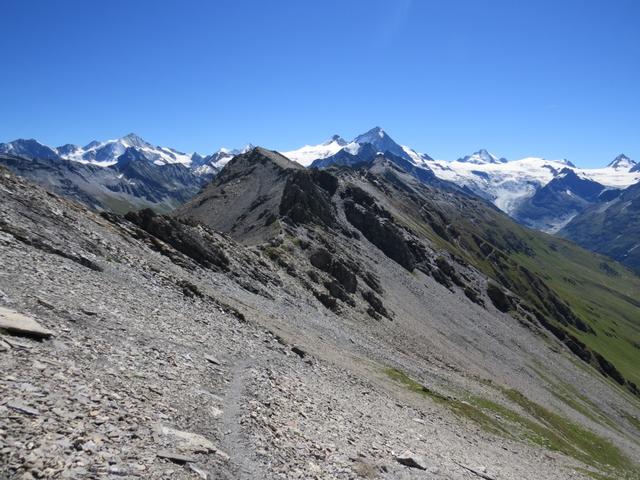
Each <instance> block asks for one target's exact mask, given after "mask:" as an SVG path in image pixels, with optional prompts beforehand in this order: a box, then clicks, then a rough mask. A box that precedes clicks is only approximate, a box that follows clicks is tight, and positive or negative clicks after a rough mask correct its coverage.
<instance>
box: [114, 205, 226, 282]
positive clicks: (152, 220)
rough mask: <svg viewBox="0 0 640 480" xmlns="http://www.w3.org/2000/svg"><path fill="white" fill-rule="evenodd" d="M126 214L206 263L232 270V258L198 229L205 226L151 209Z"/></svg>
mask: <svg viewBox="0 0 640 480" xmlns="http://www.w3.org/2000/svg"><path fill="white" fill-rule="evenodd" d="M125 218H126V219H127V220H129V221H130V222H131V223H134V224H135V225H137V226H138V227H140V228H141V229H142V230H144V231H145V232H147V233H149V234H151V235H153V236H154V237H156V238H158V239H160V240H162V241H163V242H165V243H167V244H169V245H171V246H172V247H173V248H175V249H176V250H178V251H179V252H181V253H183V254H184V255H186V256H187V257H189V258H191V259H193V260H194V261H195V262H197V263H198V264H200V265H202V266H203V267H205V268H211V269H214V270H220V271H227V270H228V266H229V259H228V258H227V256H226V255H225V253H224V252H223V251H222V250H221V249H220V248H218V247H217V246H216V245H215V244H213V243H211V242H209V241H207V240H208V239H207V238H205V237H204V236H203V235H202V234H201V233H200V232H199V231H198V229H199V228H201V227H195V226H192V225H188V224H186V223H184V222H181V221H180V220H178V219H176V218H173V217H167V216H162V215H156V214H155V213H154V212H153V211H152V210H150V209H145V210H141V211H139V212H129V213H127V214H126V215H125ZM156 247H157V244H156ZM160 251H161V253H163V251H162V250H160Z"/></svg>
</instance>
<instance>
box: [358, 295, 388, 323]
mask: <svg viewBox="0 0 640 480" xmlns="http://www.w3.org/2000/svg"><path fill="white" fill-rule="evenodd" d="M362 298H364V299H365V300H366V301H367V303H368V304H369V305H370V306H371V308H372V309H373V311H374V312H376V313H378V314H380V315H382V316H384V317H389V312H387V309H386V308H385V307H384V304H383V303H382V300H381V299H380V297H378V296H377V295H376V294H375V293H373V291H371V290H366V291H364V292H362Z"/></svg>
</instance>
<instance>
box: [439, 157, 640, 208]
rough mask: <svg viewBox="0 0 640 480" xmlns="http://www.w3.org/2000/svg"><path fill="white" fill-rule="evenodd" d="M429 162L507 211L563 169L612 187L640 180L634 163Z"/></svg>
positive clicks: (534, 160) (444, 175) (444, 176)
mask: <svg viewBox="0 0 640 480" xmlns="http://www.w3.org/2000/svg"><path fill="white" fill-rule="evenodd" d="M427 165H428V166H429V168H431V169H432V170H433V172H434V173H435V174H436V176H437V177H438V178H441V179H443V180H449V181H451V182H454V183H456V184H458V185H462V186H466V187H469V188H470V189H471V190H473V191H474V192H476V193H477V194H479V195H482V196H483V197H485V198H487V199H488V200H491V201H492V202H493V203H494V204H495V205H496V207H498V208H499V209H500V210H503V211H504V212H506V213H511V212H513V210H514V209H515V208H516V207H517V206H518V205H519V204H520V203H521V202H522V201H523V200H525V199H527V198H528V197H530V196H532V195H533V194H534V193H535V192H536V190H537V189H538V188H540V187H543V186H545V185H546V184H547V183H549V182H550V181H551V180H552V179H553V178H554V177H556V176H557V175H558V174H560V172H561V171H562V169H564V168H568V169H571V170H573V171H574V172H575V173H576V174H577V175H578V176H579V177H581V178H585V179H588V180H593V181H595V182H598V183H600V184H602V185H604V186H605V187H610V188H626V187H628V186H630V185H633V184H634V183H637V182H639V181H640V172H630V171H629V170H630V169H631V168H632V167H633V164H630V165H628V166H626V167H625V166H622V165H620V166H618V167H614V166H608V167H605V168H597V169H587V168H577V167H573V166H570V165H568V164H567V162H566V161H564V160H546V159H544V158H537V157H527V158H523V159H520V160H512V161H507V162H504V163H481V164H479V163H475V162H474V163H470V162H462V161H458V160H456V161H453V162H451V161H446V160H434V161H431V162H427Z"/></svg>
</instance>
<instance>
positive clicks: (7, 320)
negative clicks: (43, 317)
mask: <svg viewBox="0 0 640 480" xmlns="http://www.w3.org/2000/svg"><path fill="white" fill-rule="evenodd" d="M0 330H4V331H6V332H9V333H11V334H15V335H22V336H26V337H34V338H49V337H51V336H52V335H53V332H52V331H51V330H48V329H46V328H44V327H43V326H42V325H40V324H39V323H38V322H37V321H36V320H35V319H33V318H32V317H28V316H26V315H23V314H21V313H18V312H16V311H14V310H10V309H8V308H4V307H0Z"/></svg>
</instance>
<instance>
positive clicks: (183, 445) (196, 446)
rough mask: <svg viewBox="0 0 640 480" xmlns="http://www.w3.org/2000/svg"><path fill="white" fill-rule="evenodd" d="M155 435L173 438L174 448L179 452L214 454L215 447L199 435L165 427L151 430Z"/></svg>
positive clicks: (156, 427) (161, 426) (160, 426)
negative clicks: (174, 441)
mask: <svg viewBox="0 0 640 480" xmlns="http://www.w3.org/2000/svg"><path fill="white" fill-rule="evenodd" d="M153 429H154V430H155V431H156V432H157V433H159V434H161V435H164V436H169V437H173V438H174V439H175V440H176V447H177V449H178V450H180V451H187V452H191V453H209V452H216V451H217V448H216V446H215V445H214V444H213V443H212V442H211V441H210V440H209V439H207V438H206V437H204V436H203V435H200V434H199V433H192V432H184V431H182V430H177V429H175V428H172V427H167V426H166V425H160V424H158V425H155V426H154V428H153Z"/></svg>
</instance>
